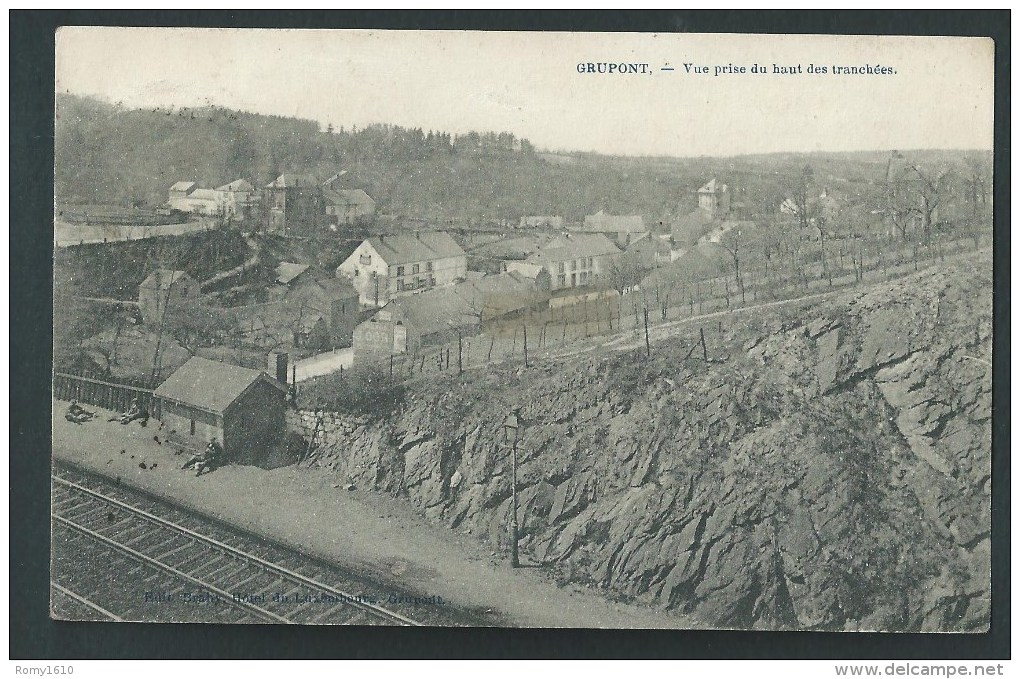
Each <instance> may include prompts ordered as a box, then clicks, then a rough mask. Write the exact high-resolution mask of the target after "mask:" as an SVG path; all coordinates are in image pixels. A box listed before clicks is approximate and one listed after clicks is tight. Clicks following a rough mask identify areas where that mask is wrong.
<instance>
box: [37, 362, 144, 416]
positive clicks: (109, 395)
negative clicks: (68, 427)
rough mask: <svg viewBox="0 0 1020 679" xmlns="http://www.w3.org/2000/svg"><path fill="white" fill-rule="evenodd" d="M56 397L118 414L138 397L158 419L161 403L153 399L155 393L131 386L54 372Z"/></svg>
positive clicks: (54, 393)
mask: <svg viewBox="0 0 1020 679" xmlns="http://www.w3.org/2000/svg"><path fill="white" fill-rule="evenodd" d="M53 397H54V398H57V399H60V400H63V401H72V400H76V401H79V402H81V403H89V404H91V405H94V406H99V407H100V408H106V409H107V410H113V411H115V412H124V411H126V410H127V409H128V408H129V407H130V406H131V400H132V399H134V398H137V399H138V402H139V403H140V404H141V406H142V407H143V408H145V409H146V410H147V411H148V412H149V414H150V415H151V416H153V417H155V418H157V419H158V418H159V402H158V401H157V400H156V399H155V398H153V390H152V389H148V388H145V387H141V386H136V385H132V384H117V383H114V382H104V381H103V380H98V379H95V378H93V377H85V376H83V375H69V374H67V373H54V374H53Z"/></svg>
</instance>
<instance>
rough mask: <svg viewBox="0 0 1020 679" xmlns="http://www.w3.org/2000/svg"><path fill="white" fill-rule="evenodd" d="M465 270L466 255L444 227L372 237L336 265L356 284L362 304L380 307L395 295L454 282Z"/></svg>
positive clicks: (341, 273)
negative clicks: (443, 229)
mask: <svg viewBox="0 0 1020 679" xmlns="http://www.w3.org/2000/svg"><path fill="white" fill-rule="evenodd" d="M466 273H467V255H466V254H465V253H464V250H463V249H462V248H461V247H460V246H459V245H457V243H456V241H454V240H453V238H451V237H450V235H449V234H447V233H445V232H443V231H423V232H418V233H414V234H407V235H400V236H375V237H372V238H369V239H367V240H365V241H362V243H361V244H360V245H359V246H358V247H357V248H355V250H354V252H353V253H351V256H350V257H348V258H347V259H346V260H344V262H343V264H341V265H340V266H338V267H337V269H336V275H337V277H340V276H343V277H345V278H348V279H350V281H351V283H353V284H354V287H355V289H357V291H358V295H359V299H360V301H361V303H362V304H365V305H369V306H377V307H381V306H384V305H385V304H386V302H388V301H389V300H391V299H393V298H394V297H399V296H401V295H410V294H414V293H415V292H419V291H421V290H428V289H430V288H434V287H436V286H438V285H446V284H447V283H452V282H454V281H455V280H458V279H461V278H463V277H464V276H465V274H466Z"/></svg>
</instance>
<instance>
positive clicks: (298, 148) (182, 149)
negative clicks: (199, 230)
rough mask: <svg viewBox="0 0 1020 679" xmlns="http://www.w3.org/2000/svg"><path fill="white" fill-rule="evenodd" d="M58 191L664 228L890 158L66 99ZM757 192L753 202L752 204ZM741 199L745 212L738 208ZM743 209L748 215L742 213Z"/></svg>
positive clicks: (101, 198) (839, 179)
mask: <svg viewBox="0 0 1020 679" xmlns="http://www.w3.org/2000/svg"><path fill="white" fill-rule="evenodd" d="M54 143H55V163H56V169H55V189H56V198H57V201H58V203H61V204H67V203H89V204H99V203H102V204H118V205H132V204H139V205H147V206H154V205H159V204H162V203H164V202H165V201H166V199H167V189H168V188H169V187H170V186H171V185H172V184H173V183H174V182H176V181H179V180H193V181H197V182H199V183H200V184H201V185H203V186H207V187H216V186H219V185H222V184H225V183H227V182H229V181H232V180H234V179H238V178H247V179H249V180H250V181H252V182H253V183H254V184H255V185H256V186H262V185H265V184H266V183H268V182H270V181H272V179H274V178H275V177H276V176H278V175H279V174H281V173H283V172H311V173H314V174H316V175H317V176H318V177H319V178H320V179H326V178H328V177H331V176H333V175H334V174H336V173H338V172H340V171H342V170H346V171H347V172H346V174H345V175H344V177H343V183H344V185H346V186H349V187H352V188H354V187H357V188H364V189H365V190H366V191H368V193H369V194H371V195H372V197H373V198H375V199H376V201H377V203H378V210H379V212H380V213H382V214H390V215H396V216H402V217H408V218H420V219H425V220H427V221H430V222H433V223H436V224H442V223H450V222H456V223H465V222H482V221H496V220H500V219H509V220H512V221H516V220H518V219H519V218H520V217H521V216H523V215H534V214H549V215H562V216H564V217H565V219H566V220H567V221H580V220H581V219H583V217H584V215H586V214H592V213H595V212H597V211H598V210H606V211H607V212H609V213H610V214H640V215H643V216H644V217H645V219H646V223H650V224H656V223H657V222H660V221H661V222H663V223H664V224H668V222H669V221H670V220H671V219H672V217H674V216H675V215H677V214H683V213H686V212H688V211H690V210H691V209H693V208H694V207H695V205H696V198H695V191H696V190H697V188H698V187H699V186H701V185H702V184H703V183H704V182H705V181H707V180H708V179H710V178H712V177H713V176H719V178H720V180H721V181H725V182H728V183H729V184H730V185H731V186H732V187H733V188H734V189H735V195H734V198H735V200H736V201H737V203H738V205H737V208H738V209H743V210H745V211H747V212H753V211H754V206H753V205H751V203H755V202H756V201H758V199H759V197H760V196H761V194H762V192H771V193H782V192H783V190H784V185H785V184H786V183H787V178H789V177H795V176H796V175H797V174H798V173H799V172H800V170H801V168H802V167H803V166H804V164H805V163H810V164H811V165H812V166H813V167H814V170H815V177H816V178H817V179H818V181H819V183H820V184H823V185H828V186H831V187H833V188H838V187H843V188H846V187H848V186H850V185H853V184H858V185H860V184H861V183H870V182H880V181H882V179H883V178H884V171H885V163H886V160H887V159H888V155H889V154H888V153H887V152H869V153H853V154H837V153H816V154H774V155H766V156H746V157H736V158H688V159H677V158H648V157H641V158H627V157H610V156H600V155H596V154H582V153H569V154H563V153H560V154H548V153H538V152H536V150H535V149H534V147H533V146H532V144H531V143H529V142H528V141H527V140H524V139H518V138H515V137H514V135H512V134H510V133H506V132H504V133H475V132H472V133H469V134H464V135H458V136H454V135H451V134H448V133H443V132H433V131H423V130H421V129H405V128H401V127H396V126H391V125H373V126H370V127H367V128H364V129H345V128H343V127H338V128H333V126H327V128H326V129H325V130H323V129H320V126H319V124H318V123H317V122H315V121H312V120H301V119H296V118H286V117H280V116H267V115H259V114H253V113H245V112H240V111H232V110H228V109H224V108H219V107H207V108H201V109H155V110H137V109H136V110H130V109H125V108H123V107H120V106H117V105H114V104H109V103H106V102H103V101H99V100H96V99H91V98H83V97H78V96H74V95H69V94H61V95H57V98H56V128H55V141H54ZM749 188H750V190H751V191H752V192H753V193H754V196H751V195H750V194H748V195H746V196H745V192H747V191H748V190H749ZM742 198H745V200H741V199H742ZM741 203H743V204H744V207H741Z"/></svg>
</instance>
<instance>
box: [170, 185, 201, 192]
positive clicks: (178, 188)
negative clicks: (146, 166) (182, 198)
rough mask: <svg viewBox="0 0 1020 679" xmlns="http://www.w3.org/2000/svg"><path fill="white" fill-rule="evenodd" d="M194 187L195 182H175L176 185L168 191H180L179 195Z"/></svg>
mask: <svg viewBox="0 0 1020 679" xmlns="http://www.w3.org/2000/svg"><path fill="white" fill-rule="evenodd" d="M196 186H197V184H195V182H177V183H176V184H174V185H173V186H171V187H170V190H171V191H180V192H181V193H187V192H188V191H190V190H191V189H193V188H195V187H196Z"/></svg>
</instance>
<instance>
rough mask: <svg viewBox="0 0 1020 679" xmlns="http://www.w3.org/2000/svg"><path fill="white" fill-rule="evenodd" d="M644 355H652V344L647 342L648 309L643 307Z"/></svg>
mask: <svg viewBox="0 0 1020 679" xmlns="http://www.w3.org/2000/svg"><path fill="white" fill-rule="evenodd" d="M645 354H646V355H647V356H648V357H651V355H652V343H651V342H650V341H649V340H648V307H647V306H646V307H645Z"/></svg>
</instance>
